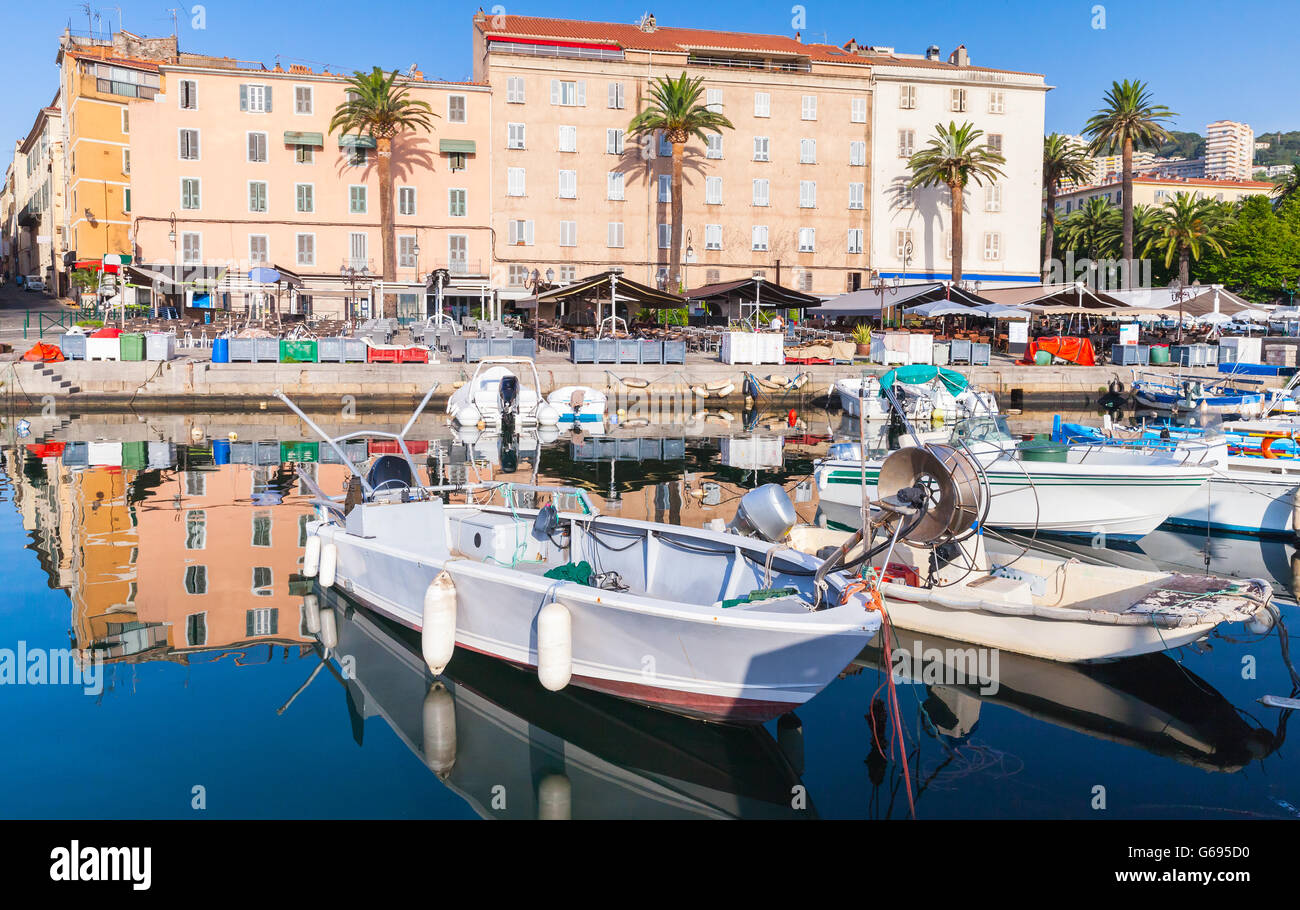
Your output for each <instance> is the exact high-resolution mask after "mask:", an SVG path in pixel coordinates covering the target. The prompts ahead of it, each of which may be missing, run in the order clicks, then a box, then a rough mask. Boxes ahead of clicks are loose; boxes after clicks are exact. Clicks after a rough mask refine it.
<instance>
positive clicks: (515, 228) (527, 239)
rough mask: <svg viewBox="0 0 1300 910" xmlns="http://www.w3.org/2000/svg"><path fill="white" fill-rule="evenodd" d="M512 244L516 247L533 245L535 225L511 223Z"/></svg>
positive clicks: (529, 222)
mask: <svg viewBox="0 0 1300 910" xmlns="http://www.w3.org/2000/svg"><path fill="white" fill-rule="evenodd" d="M510 242H511V243H512V244H514V245H522V246H532V245H533V223H532V222H531V221H511V222H510Z"/></svg>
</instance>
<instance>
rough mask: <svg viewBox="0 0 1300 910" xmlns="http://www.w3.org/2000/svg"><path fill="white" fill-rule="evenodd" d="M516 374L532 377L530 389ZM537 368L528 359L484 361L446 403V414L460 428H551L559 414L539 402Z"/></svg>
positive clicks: (511, 358)
mask: <svg viewBox="0 0 1300 910" xmlns="http://www.w3.org/2000/svg"><path fill="white" fill-rule="evenodd" d="M515 370H521V371H523V372H525V373H531V374H532V375H531V378H532V381H533V384H532V386H531V387H529V386H526V385H522V384H521V383H520V381H519V375H518V374H517V373H516V372H515ZM541 389H542V383H541V379H540V378H539V377H538V375H537V364H536V363H534V362H533V361H532V360H531V359H530V358H528V357H485V358H484V359H483V360H482V361H480V362H479V365H478V367H477V368H476V369H475V370H474V375H473V376H471V377H470V379H469V381H468V382H466V383H465V384H464V385H463V386H461V387H460V388H459V389H456V391H454V392H452V394H451V396H450V397H449V398H448V399H447V413H448V414H449V415H450V416H451V419H452V421H453V422H454V423H455V424H456V425H457V426H461V427H473V426H477V425H478V424H479V423H480V422H481V423H483V424H485V425H486V426H501V425H502V423H503V421H504V420H518V421H519V423H521V424H525V425H528V424H538V425H541V426H554V425H555V424H556V423H558V422H559V416H560V415H559V412H558V411H556V409H555V408H554V407H552V406H551V405H550V404H549V403H548V402H546V401H544V400H543V399H542V395H541Z"/></svg>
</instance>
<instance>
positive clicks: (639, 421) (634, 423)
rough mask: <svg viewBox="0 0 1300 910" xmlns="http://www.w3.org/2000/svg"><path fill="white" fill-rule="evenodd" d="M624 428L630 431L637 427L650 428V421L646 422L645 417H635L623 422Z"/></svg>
mask: <svg viewBox="0 0 1300 910" xmlns="http://www.w3.org/2000/svg"><path fill="white" fill-rule="evenodd" d="M623 426H625V427H627V428H628V429H633V428H635V427H648V426H650V421H648V420H646V419H645V418H644V417H633V418H632V419H631V420H625V421H623Z"/></svg>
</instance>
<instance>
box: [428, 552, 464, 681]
mask: <svg viewBox="0 0 1300 910" xmlns="http://www.w3.org/2000/svg"><path fill="white" fill-rule="evenodd" d="M420 650H421V652H423V654H424V662H425V663H426V664H428V665H429V669H430V670H432V671H433V674H434V675H435V676H437V675H439V674H441V673H442V671H443V670H445V669H447V664H449V663H450V662H451V655H452V653H453V652H454V651H455V650H456V583H455V582H454V581H452V578H451V575H449V574H448V573H447V571H446V570H445V569H444V570H443V571H441V572H439V573H438V577H437V578H435V579H434V580H433V581H432V582H430V583H429V587H428V588H427V589H425V592H424V623H423V625H422V626H421V627H420Z"/></svg>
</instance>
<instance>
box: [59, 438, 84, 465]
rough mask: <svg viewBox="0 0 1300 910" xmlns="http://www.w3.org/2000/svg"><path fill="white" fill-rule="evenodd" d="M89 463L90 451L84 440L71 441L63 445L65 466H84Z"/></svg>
mask: <svg viewBox="0 0 1300 910" xmlns="http://www.w3.org/2000/svg"><path fill="white" fill-rule="evenodd" d="M89 463H90V459H89V451H88V450H87V447H86V444H85V443H84V442H70V443H68V444H67V445H65V446H64V447H63V466H64V467H65V468H84V467H85V466H86V465H87V464H89Z"/></svg>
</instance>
